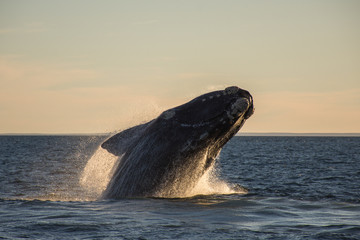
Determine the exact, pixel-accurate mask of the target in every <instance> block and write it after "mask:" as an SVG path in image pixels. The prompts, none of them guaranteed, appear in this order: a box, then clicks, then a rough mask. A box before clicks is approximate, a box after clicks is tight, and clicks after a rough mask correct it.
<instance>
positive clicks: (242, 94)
mask: <svg viewBox="0 0 360 240" xmlns="http://www.w3.org/2000/svg"><path fill="white" fill-rule="evenodd" d="M253 113H254V104H253V98H252V96H251V94H250V93H249V92H248V91H246V90H244V89H241V88H239V87H236V86H231V87H227V88H225V89H224V90H218V91H213V92H209V93H206V94H203V95H201V96H199V97H196V98H195V99H193V100H191V101H189V102H187V103H185V104H183V105H180V106H177V107H174V108H171V109H168V110H166V111H164V112H162V113H161V114H160V115H159V116H158V117H157V118H155V119H153V120H151V121H149V122H146V123H143V124H140V125H137V126H134V127H131V128H129V129H126V130H124V131H121V132H119V133H118V134H115V135H114V136H111V137H110V138H108V139H107V140H106V141H104V142H103V143H102V144H101V147H102V148H103V149H106V150H107V151H108V152H109V153H111V154H113V155H115V156H118V157H119V160H118V163H117V165H116V166H115V167H114V170H113V176H112V178H111V180H110V181H109V183H108V185H107V187H106V189H105V190H104V191H103V194H102V197H103V198H106V199H109V198H110V199H118V198H137V197H160V198H176V197H181V196H184V195H186V192H187V191H189V189H192V188H193V187H194V186H195V184H196V183H197V182H198V181H199V179H200V178H201V177H202V176H203V175H204V173H205V172H206V170H208V169H209V168H210V167H211V166H212V165H213V164H214V162H215V161H216V159H217V156H218V155H219V153H220V151H221V149H222V147H223V146H224V145H225V144H226V143H227V142H228V141H229V140H230V139H231V138H232V137H233V136H234V135H235V134H236V133H237V132H238V131H239V130H240V128H241V127H242V126H243V125H244V123H245V121H246V120H247V119H248V118H249V117H250V116H251V115H252V114H253Z"/></svg>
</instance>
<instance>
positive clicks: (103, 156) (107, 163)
mask: <svg viewBox="0 0 360 240" xmlns="http://www.w3.org/2000/svg"><path fill="white" fill-rule="evenodd" d="M120 161H121V157H118V156H115V155H113V154H111V153H109V152H108V151H107V150H105V149H103V148H101V147H100V146H99V147H98V149H97V150H96V152H95V153H94V154H93V155H92V156H91V158H90V159H89V160H88V162H87V164H86V166H85V168H84V169H83V171H82V174H81V177H80V181H79V182H80V185H81V186H82V187H83V189H84V190H85V191H86V195H87V196H86V199H98V198H100V196H101V195H102V193H103V191H104V190H105V189H106V187H107V185H108V183H109V182H110V180H111V178H112V176H113V174H114V170H115V169H116V168H117V166H118V164H119V162H120ZM178 177H182V178H190V176H178ZM196 181H197V182H196V183H194V184H193V188H191V189H186V190H184V189H183V190H182V191H181V192H179V191H173V192H172V194H171V195H169V194H168V191H164V192H159V194H158V195H156V196H155V197H160V198H161V197H165V198H188V197H193V196H197V195H214V194H244V193H247V191H246V190H245V189H243V188H241V187H239V186H236V185H234V184H230V183H228V182H226V181H224V180H222V179H221V178H220V177H219V173H218V171H217V168H216V164H213V165H212V166H211V167H209V168H208V169H207V170H206V172H205V173H204V174H203V175H202V176H201V178H200V179H197V180H196ZM178 182H182V181H180V179H179V181H178ZM179 187H181V186H176V188H179ZM174 188H175V187H174Z"/></svg>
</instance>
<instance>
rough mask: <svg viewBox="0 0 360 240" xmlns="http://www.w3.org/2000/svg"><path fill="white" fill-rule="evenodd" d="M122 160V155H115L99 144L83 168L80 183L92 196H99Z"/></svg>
mask: <svg viewBox="0 0 360 240" xmlns="http://www.w3.org/2000/svg"><path fill="white" fill-rule="evenodd" d="M120 160H121V157H119V156H115V155H113V154H111V153H109V152H108V151H107V150H105V149H103V148H102V147H100V146H99V147H98V149H97V150H96V152H95V153H94V154H93V155H92V156H91V158H90V159H89V160H88V162H87V164H86V166H85V168H84V169H83V172H82V174H81V177H80V185H81V186H82V187H83V188H84V189H85V190H86V191H87V193H88V194H89V195H90V196H92V197H93V198H99V197H100V196H101V194H102V192H103V191H104V190H105V188H106V186H107V185H108V183H109V181H110V179H111V177H112V175H113V171H114V169H116V166H117V165H118V163H119V161H120Z"/></svg>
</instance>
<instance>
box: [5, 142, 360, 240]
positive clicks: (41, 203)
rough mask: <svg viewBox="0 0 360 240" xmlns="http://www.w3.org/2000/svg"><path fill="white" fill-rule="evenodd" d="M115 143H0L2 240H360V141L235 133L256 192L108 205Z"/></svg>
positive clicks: (226, 163) (221, 169)
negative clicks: (109, 150) (105, 148)
mask: <svg viewBox="0 0 360 240" xmlns="http://www.w3.org/2000/svg"><path fill="white" fill-rule="evenodd" d="M105 139H106V136H99V135H95V136H91V135H89V136H0V239H274V240H275V239H279V240H280V239H331V240H333V239H360V138H359V137H314V136H312V137H291V136H281V137H275V136H271V137H270V136H268V137H264V136H235V137H233V138H232V139H231V140H230V141H229V142H228V143H227V144H226V145H225V147H224V148H223V150H222V152H221V154H220V156H219V157H218V161H217V164H216V166H215V172H216V176H217V178H220V179H222V180H223V182H225V183H228V184H238V185H240V186H243V187H244V188H247V189H248V193H246V194H245V193H243V194H240V193H229V192H226V191H225V190H224V192H221V191H220V192H217V193H212V194H203V193H202V192H199V194H198V195H194V196H191V197H186V198H172V199H162V198H137V199H118V200H109V199H101V198H100V195H101V191H102V189H103V188H104V187H105V186H106V183H107V181H108V179H109V178H110V177H111V166H112V165H113V164H114V159H112V158H111V157H109V155H106V154H105V153H104V152H101V150H99V145H100V144H101V143H102V142H103V141H104V140H105Z"/></svg>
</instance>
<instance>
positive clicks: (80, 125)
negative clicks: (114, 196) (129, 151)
mask: <svg viewBox="0 0 360 240" xmlns="http://www.w3.org/2000/svg"><path fill="white" fill-rule="evenodd" d="M230 85H237V86H239V87H241V88H245V89H247V90H249V91H250V92H251V93H252V95H253V97H254V103H255V108H256V111H255V114H254V115H253V116H252V117H251V118H250V119H249V120H248V121H247V123H246V124H245V126H244V127H243V131H246V132H348V133H351V132H360V1H357V0H354V1H348V0H338V1H332V0H317V1H314V0H309V1H307V0H304V1H292V0H286V1H285V0H284V1H280V0H279V1H270V0H264V1H254V0H248V1H241V0H238V1H235V0H233V1H230V0H221V1H220V0H219V1H212V0H201V1H200V0H191V1H171V0H162V1H157V0H153V1H136V0H129V1H125V0H124V1H119V0H116V1H115V0H114V1H110V0H108V1H89V0H86V1H85V0H83V1H64V0H63V1H47V0H46V1H36V0H33V1H29V0H23V1H20V0H0V133H93V132H109V131H114V130H117V129H121V128H124V127H127V126H130V125H133V124H137V123H139V122H142V121H145V120H149V119H151V118H152V117H156V116H157V115H158V114H159V113H160V112H161V111H163V110H165V109H167V108H169V107H174V106H176V105H179V104H182V103H184V102H186V101H188V100H190V99H192V98H193V97H196V96H197V95H200V94H202V93H205V92H208V91H211V90H215V89H222V88H224V87H226V86H230Z"/></svg>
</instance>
